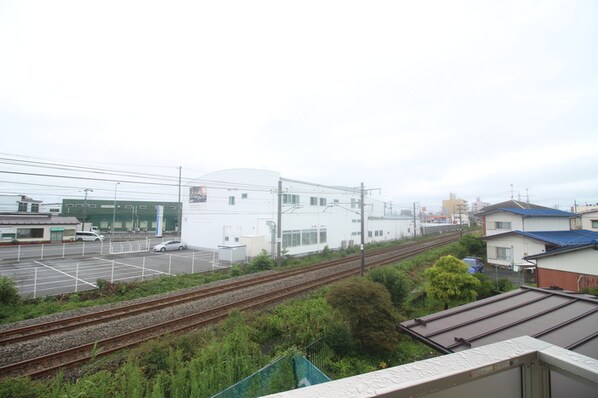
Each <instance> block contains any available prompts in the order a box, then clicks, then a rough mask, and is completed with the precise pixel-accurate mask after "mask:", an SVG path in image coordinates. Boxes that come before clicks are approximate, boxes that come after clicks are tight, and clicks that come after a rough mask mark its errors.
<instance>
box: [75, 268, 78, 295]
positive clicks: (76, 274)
mask: <svg viewBox="0 0 598 398" xmlns="http://www.w3.org/2000/svg"><path fill="white" fill-rule="evenodd" d="M78 287H79V263H77V268H76V270H75V293H77V290H78Z"/></svg>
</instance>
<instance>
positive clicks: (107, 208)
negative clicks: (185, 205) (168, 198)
mask: <svg viewBox="0 0 598 398" xmlns="http://www.w3.org/2000/svg"><path fill="white" fill-rule="evenodd" d="M115 205H116V207H115ZM160 206H162V207H163V209H164V212H163V217H162V232H176V231H178V230H179V228H178V225H179V214H180V208H181V205H180V203H177V202H148V201H125V200H118V201H112V200H90V199H88V200H83V199H63V200H62V213H61V215H63V216H71V217H77V219H78V220H79V221H80V222H83V221H85V227H84V229H86V230H89V229H90V228H91V226H94V227H97V228H99V230H100V231H101V232H109V231H112V228H113V226H114V231H115V232H124V231H143V232H153V231H155V230H156V226H157V224H158V209H159V207H160ZM113 220H114V225H113Z"/></svg>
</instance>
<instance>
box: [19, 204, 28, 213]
mask: <svg viewBox="0 0 598 398" xmlns="http://www.w3.org/2000/svg"><path fill="white" fill-rule="evenodd" d="M19 211H20V212H26V211H27V203H22V202H21V203H19Z"/></svg>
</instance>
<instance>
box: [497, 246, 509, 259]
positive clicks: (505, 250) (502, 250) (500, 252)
mask: <svg viewBox="0 0 598 398" xmlns="http://www.w3.org/2000/svg"><path fill="white" fill-rule="evenodd" d="M496 259H497V260H504V261H511V248H510V247H497V248H496Z"/></svg>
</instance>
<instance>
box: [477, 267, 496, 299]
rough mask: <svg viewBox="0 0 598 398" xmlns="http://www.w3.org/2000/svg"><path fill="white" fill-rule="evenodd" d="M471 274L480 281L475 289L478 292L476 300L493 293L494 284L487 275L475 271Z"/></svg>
mask: <svg viewBox="0 0 598 398" xmlns="http://www.w3.org/2000/svg"><path fill="white" fill-rule="evenodd" d="M473 276H474V277H475V278H476V279H477V280H479V281H480V286H479V287H478V288H477V289H476V291H477V292H478V297H477V299H478V300H481V299H483V298H486V297H490V296H493V295H494V290H495V288H496V284H495V283H494V282H493V281H492V280H491V279H490V278H489V277H488V275H485V274H480V273H475V274H473Z"/></svg>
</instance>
